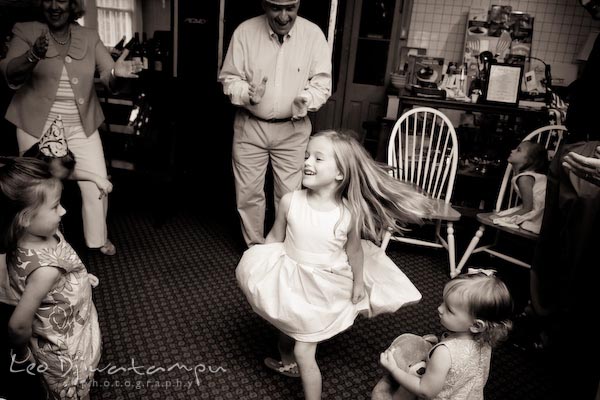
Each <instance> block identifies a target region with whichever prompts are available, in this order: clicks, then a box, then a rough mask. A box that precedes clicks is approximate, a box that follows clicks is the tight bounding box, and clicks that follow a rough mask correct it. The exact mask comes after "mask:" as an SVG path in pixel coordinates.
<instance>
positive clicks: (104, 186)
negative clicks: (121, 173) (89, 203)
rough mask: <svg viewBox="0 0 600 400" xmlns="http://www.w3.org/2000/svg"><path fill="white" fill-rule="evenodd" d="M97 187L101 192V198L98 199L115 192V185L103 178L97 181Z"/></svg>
mask: <svg viewBox="0 0 600 400" xmlns="http://www.w3.org/2000/svg"><path fill="white" fill-rule="evenodd" d="M96 186H98V190H99V191H100V197H98V199H102V198H103V197H104V196H108V194H109V193H110V192H112V190H113V184H112V183H111V182H110V181H109V180H108V179H104V178H101V177H98V179H97V180H96Z"/></svg>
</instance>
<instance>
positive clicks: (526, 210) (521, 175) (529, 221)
mask: <svg viewBox="0 0 600 400" xmlns="http://www.w3.org/2000/svg"><path fill="white" fill-rule="evenodd" d="M507 161H508V162H509V163H510V164H511V165H512V167H513V169H514V171H515V172H514V176H513V178H512V181H511V184H512V185H513V186H514V188H515V190H516V191H517V193H518V194H519V196H520V197H521V201H522V203H521V204H520V205H519V206H517V207H512V208H509V209H508V210H504V211H502V212H499V213H498V214H497V215H498V217H499V218H495V219H494V223H495V224H499V225H507V226H513V225H514V227H515V228H517V227H520V228H522V229H525V230H528V231H531V232H533V233H540V227H541V226H542V217H543V215H544V204H545V199H546V170H547V166H548V152H547V150H546V149H545V148H544V146H542V145H541V144H539V143H535V142H530V141H525V142H521V143H520V144H519V145H518V146H517V148H515V149H513V150H512V151H511V152H510V155H509V156H508V160H507Z"/></svg>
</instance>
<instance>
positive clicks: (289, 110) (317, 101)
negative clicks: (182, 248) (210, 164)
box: [219, 0, 331, 246]
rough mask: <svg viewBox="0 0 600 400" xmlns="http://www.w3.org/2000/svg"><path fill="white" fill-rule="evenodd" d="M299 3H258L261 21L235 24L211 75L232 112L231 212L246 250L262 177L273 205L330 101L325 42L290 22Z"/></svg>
mask: <svg viewBox="0 0 600 400" xmlns="http://www.w3.org/2000/svg"><path fill="white" fill-rule="evenodd" d="M299 6H300V0H262V7H263V10H264V12H265V13H264V15H261V16H258V17H255V18H251V19H249V20H247V21H244V22H243V23H241V24H240V25H239V26H238V27H237V29H236V30H235V32H234V33H233V36H232V38H231V42H230V44H229V49H228V51H227V55H226V57H225V62H224V63H223V68H222V69H221V72H220V75H219V81H220V82H221V83H222V84H223V91H224V93H225V94H226V95H227V96H229V98H230V100H231V103H232V104H234V105H236V106H239V110H238V111H237V114H236V116H235V121H234V127H233V131H234V137H233V152H232V153H233V161H232V164H233V173H234V177H235V192H236V202H237V209H238V212H239V214H240V219H241V223H242V233H243V236H244V240H245V241H246V244H247V245H248V246H252V245H254V244H257V243H263V242H264V236H265V235H264V224H265V223H264V219H265V204H266V202H265V192H264V186H265V175H266V172H267V165H268V162H269V161H270V162H271V166H272V170H273V182H274V197H275V205H277V204H278V202H279V199H280V198H281V196H283V195H284V194H285V193H287V192H290V191H293V190H296V189H298V188H299V187H300V184H301V181H302V166H303V160H304V151H305V149H306V144H307V142H308V137H309V136H310V133H311V129H312V125H311V122H310V120H309V118H308V117H307V112H308V111H317V110H318V109H319V108H320V107H321V106H322V105H323V104H324V103H325V102H326V101H327V99H328V98H329V96H330V94H331V55H330V51H329V47H328V46H327V41H326V39H325V35H324V34H323V32H322V31H321V29H320V28H319V27H318V26H317V25H315V24H314V23H312V22H310V21H308V20H306V19H304V18H302V17H299V16H298V8H299Z"/></svg>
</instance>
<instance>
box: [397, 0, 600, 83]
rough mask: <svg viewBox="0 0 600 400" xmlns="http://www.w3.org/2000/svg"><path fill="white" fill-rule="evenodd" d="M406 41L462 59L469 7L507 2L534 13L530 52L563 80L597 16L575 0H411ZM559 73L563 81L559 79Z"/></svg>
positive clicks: (435, 53)
mask: <svg viewBox="0 0 600 400" xmlns="http://www.w3.org/2000/svg"><path fill="white" fill-rule="evenodd" d="M413 1H414V5H413V10H412V20H411V26H410V32H409V38H408V43H407V45H408V46H411V47H424V48H426V49H427V55H430V56H436V57H444V59H445V60H446V61H456V62H459V61H460V60H461V59H462V55H463V48H464V41H465V26H466V23H467V15H468V13H469V9H470V8H471V7H485V8H489V6H490V5H510V6H512V8H513V11H524V12H527V13H529V14H530V15H532V16H533V17H534V18H535V19H534V26H533V31H534V33H533V43H532V48H531V55H532V56H534V57H538V58H541V59H542V60H544V61H545V62H547V63H549V64H551V65H552V70H553V76H554V77H555V78H556V79H555V80H556V82H555V83H556V84H565V85H566V84H568V83H570V81H572V80H573V79H574V78H575V76H576V74H577V61H576V60H575V58H576V56H577V53H578V52H579V50H580V49H581V47H582V46H583V44H584V43H585V41H586V38H587V36H588V34H589V32H590V31H591V30H592V29H597V28H600V23H599V22H598V21H593V20H592V18H591V16H590V15H589V14H587V12H586V11H585V10H584V9H583V7H581V6H580V5H579V3H578V1H577V0H513V1H502V0H496V1H493V0H492V1H490V0H487V1H486V0H473V1H469V0H444V1H443V2H442V1H440V0H413ZM561 79H562V81H561Z"/></svg>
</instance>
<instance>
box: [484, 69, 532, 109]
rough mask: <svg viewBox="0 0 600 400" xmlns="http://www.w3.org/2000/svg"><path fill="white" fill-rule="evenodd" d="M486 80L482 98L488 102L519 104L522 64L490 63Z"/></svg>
mask: <svg viewBox="0 0 600 400" xmlns="http://www.w3.org/2000/svg"><path fill="white" fill-rule="evenodd" d="M487 77H488V81H487V85H486V87H485V91H484V100H485V102H486V103H490V104H500V105H505V106H506V105H508V106H510V105H512V106H516V105H518V104H519V94H520V91H521V79H522V77H523V66H521V65H509V64H491V65H490V66H489V70H488V73H487Z"/></svg>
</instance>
